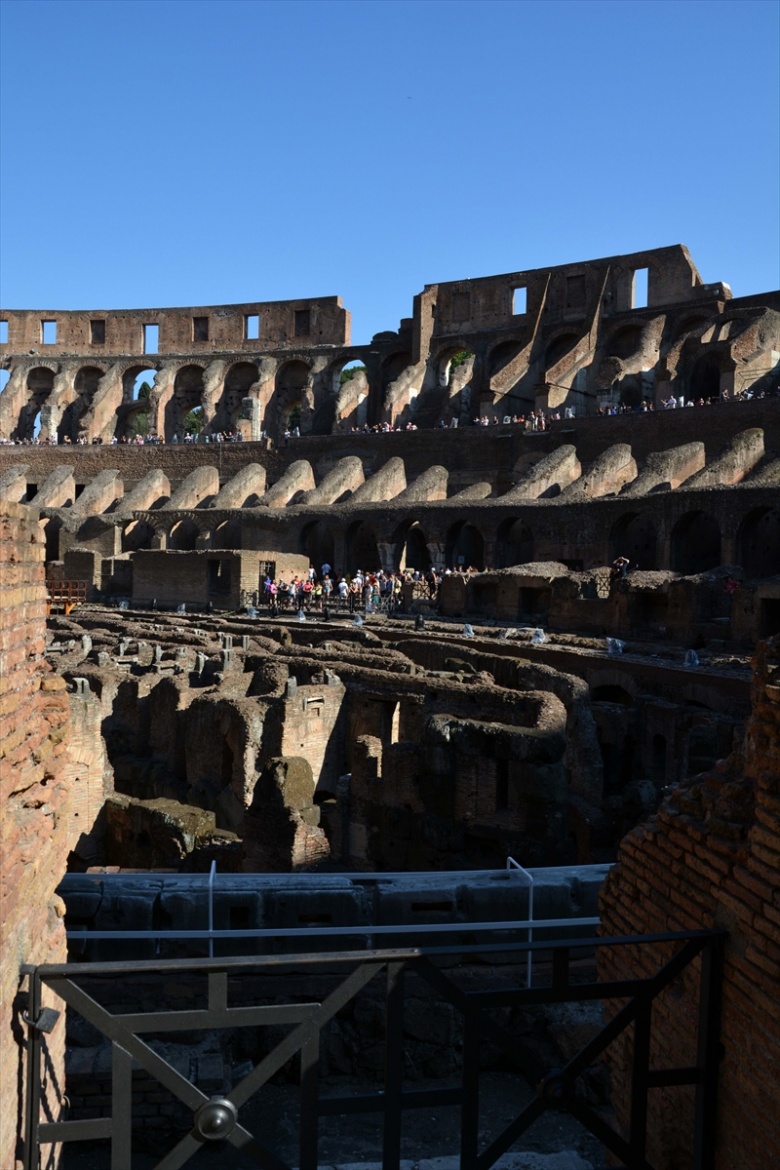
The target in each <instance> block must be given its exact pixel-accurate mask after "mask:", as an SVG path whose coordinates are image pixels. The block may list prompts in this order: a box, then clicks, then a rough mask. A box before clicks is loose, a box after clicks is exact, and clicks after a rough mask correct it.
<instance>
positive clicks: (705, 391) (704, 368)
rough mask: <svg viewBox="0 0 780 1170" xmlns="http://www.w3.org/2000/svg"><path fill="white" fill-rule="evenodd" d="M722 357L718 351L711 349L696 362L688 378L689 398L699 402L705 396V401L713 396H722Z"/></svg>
mask: <svg viewBox="0 0 780 1170" xmlns="http://www.w3.org/2000/svg"><path fill="white" fill-rule="evenodd" d="M720 373H721V359H720V357H719V356H718V354H717V353H715V352H714V351H712V350H711V351H710V352H709V353H705V354H702V356H701V357H700V358H699V359H698V360H697V361H696V362H695V363H694V365H693V366H692V368H691V372H690V376H689V378H688V398H689V399H690V398H692V399H693V401H694V402H698V401H699V399H700V398H703V399H704V401H705V402H707V401H710V400H711V399H713V398H720Z"/></svg>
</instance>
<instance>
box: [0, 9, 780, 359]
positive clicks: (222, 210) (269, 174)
mask: <svg viewBox="0 0 780 1170" xmlns="http://www.w3.org/2000/svg"><path fill="white" fill-rule="evenodd" d="M0 54H1V56H0V65H1V66H2V74H1V78H2V80H1V83H0V84H1V85H2V88H1V89H0V131H1V134H2V137H1V138H0V151H1V152H2V153H1V154H0V303H2V304H3V305H5V306H6V307H8V308H41V309H42V308H47V309H68V308H93V309H96V308H103V309H110V308H121V307H131V306H134V307H139V308H140V307H162V306H165V305H200V304H222V303H230V302H242V301H251V300H276V299H287V298H293V297H306V296H322V295H332V294H338V295H340V296H341V297H342V298H343V300H344V303H345V305H346V306H347V308H348V309H350V310H351V312H352V315H353V340H354V341H355V342H358V343H362V342H367V341H369V340H370V338H371V335H372V334H373V333H374V332H377V331H379V330H382V329H394V328H396V327H397V324H398V321H399V319H400V318H401V317H403V316H409V315H411V306H412V297H413V295H414V294H415V293H416V292H419V291H420V290H421V289H422V287H423V285H425V284H428V283H434V282H436V281H438V280H455V279H459V278H463V277H468V276H480V275H488V274H490V273H499V272H509V271H514V270H518V269H526V268H538V267H544V266H546V265H551V264H563V263H566V262H569V261H575V260H584V259H591V258H594V257H598V256H607V255H612V254H616V253H621V252H631V251H639V250H641V249H644V248H648V247H658V246H662V245H667V244H674V243H685V244H687V245H688V247H689V248H690V249H691V253H692V255H693V258H694V261H695V262H696V263H697V264H698V267H699V270H700V272H701V274H702V276H703V278H704V280H705V281H715V280H725V281H727V282H729V283H730V284H731V286H732V289H733V292H734V295H735V296H740V295H745V294H747V293H751V292H763V291H766V290H768V289H770V288H776V287H777V286H778V283H779V282H780V272H779V268H780V241H779V239H778V228H779V224H780V215H779V213H778V206H779V202H780V194H779V190H778V178H779V175H780V161H779V158H778V153H779V152H778V146H779V140H780V133H779V130H778V117H779V112H780V89H779V85H778V70H779V65H778V61H779V60H780V6H779V5H778V4H777V3H775V2H774V0H737V2H732V0H691V2H689V0H650V2H645V0H573V2H570V0H544V2H537V0H520V2H514V0H503V2H499V3H496V2H493V0H478V2H476V3H472V2H471V0H456V2H452V0H348V2H342V0H315V2H313V3H311V2H309V0H285V2H282V3H277V2H275V0H267V2H254V0H239V2H235V0H219V2H212V0H87V2H82V0H55V2H53V3H52V2H49V0H0Z"/></svg>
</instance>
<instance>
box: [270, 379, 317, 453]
mask: <svg viewBox="0 0 780 1170" xmlns="http://www.w3.org/2000/svg"><path fill="white" fill-rule="evenodd" d="M310 377H311V368H310V367H309V365H308V364H307V363H306V362H303V361H300V360H297V359H296V360H293V361H289V362H285V363H284V365H282V366H280V367H279V369H278V370H277V373H276V392H275V396H276V410H277V431H278V434H277V438H278V439H280V438H281V437H282V435H283V433H284V431H285V429H289V430H294V429H295V427H299V428H300V427H301V424H302V423H304V424H305V420H306V415H307V412H308V407H309V402H308V392H309V380H310Z"/></svg>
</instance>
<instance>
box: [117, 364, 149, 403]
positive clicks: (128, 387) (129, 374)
mask: <svg viewBox="0 0 780 1170" xmlns="http://www.w3.org/2000/svg"><path fill="white" fill-rule="evenodd" d="M157 369H158V367H157V366H155V365H152V363H151V362H149V363H146V362H144V363H143V364H142V365H132V366H128V367H127V369H126V370H125V372H124V374H122V402H125V403H127V402H138V400H139V391H140V389H141V385H142V383H143V382H147V383H148V384H149V385H150V386H151V387H152V389H154V380H155V378H156V377H157ZM144 375H146V376H144Z"/></svg>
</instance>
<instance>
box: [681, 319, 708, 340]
mask: <svg viewBox="0 0 780 1170" xmlns="http://www.w3.org/2000/svg"><path fill="white" fill-rule="evenodd" d="M708 321H709V317H706V316H704V315H703V314H701V313H697V314H696V315H695V316H693V317H686V318H685V320H684V321H681V322H680V324H679V325H678V326H677V329H676V331H675V340H679V339H680V338H682V337H684V336H685V334H686V333H693V332H694V331H695V330H697V329H701V328H702V326H703V325H706V324H707V322H708Z"/></svg>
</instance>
